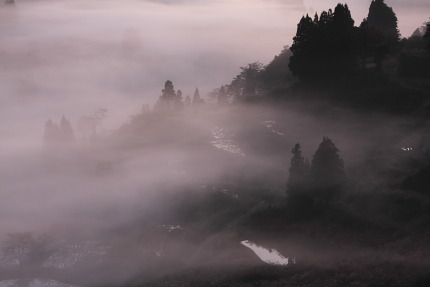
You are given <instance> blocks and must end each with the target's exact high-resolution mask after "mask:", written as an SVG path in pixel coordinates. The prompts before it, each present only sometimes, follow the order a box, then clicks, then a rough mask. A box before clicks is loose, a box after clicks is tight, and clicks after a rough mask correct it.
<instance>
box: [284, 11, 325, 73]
mask: <svg viewBox="0 0 430 287" xmlns="http://www.w3.org/2000/svg"><path fill="white" fill-rule="evenodd" d="M317 33H318V26H317V23H315V22H314V21H313V20H312V19H311V17H309V15H306V17H305V16H303V17H302V19H300V22H299V23H298V24H297V32H296V36H295V37H294V38H293V41H294V43H293V45H292V46H291V48H290V50H291V52H292V53H293V55H292V56H291V58H290V63H289V65H288V66H289V67H290V70H291V71H292V72H293V74H294V75H296V76H299V77H301V78H309V77H312V76H314V74H316V71H315V70H314V64H315V58H316V49H317V46H316V44H317V38H316V36H317Z"/></svg>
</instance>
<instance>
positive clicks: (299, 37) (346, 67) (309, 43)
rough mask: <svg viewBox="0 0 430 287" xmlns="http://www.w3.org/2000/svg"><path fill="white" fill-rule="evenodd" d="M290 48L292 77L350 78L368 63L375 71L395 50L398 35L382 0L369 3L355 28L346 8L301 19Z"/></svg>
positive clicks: (388, 9) (342, 6)
mask: <svg viewBox="0 0 430 287" xmlns="http://www.w3.org/2000/svg"><path fill="white" fill-rule="evenodd" d="M293 40H294V43H293V45H292V46H291V51H292V52H293V55H292V56H291V58H290V64H289V67H290V69H291V71H292V72H293V74H294V75H296V76H298V77H299V78H301V79H305V80H309V79H315V78H321V77H323V78H324V77H328V76H333V75H341V74H345V73H347V74H350V73H351V72H354V71H356V70H358V69H360V68H361V69H366V68H367V67H368V63H369V61H368V59H370V60H371V62H373V64H374V65H376V66H377V67H378V68H382V60H383V59H384V57H385V56H386V55H388V54H389V53H390V52H392V51H394V50H395V47H396V46H397V44H398V43H399V40H400V33H399V30H398V27H397V17H396V14H395V13H394V11H393V9H392V8H391V7H389V6H387V4H386V3H384V0H373V1H372V2H371V4H370V8H369V14H368V16H367V18H366V19H364V20H363V21H362V22H361V24H360V26H359V27H355V26H354V20H353V19H352V17H351V12H350V10H349V8H348V5H346V4H338V5H337V6H336V8H335V9H334V11H332V10H331V9H329V10H328V11H323V12H322V13H321V14H320V15H319V16H318V14H315V16H314V18H313V19H312V18H311V17H310V16H309V15H306V16H303V17H302V19H301V20H300V22H299V24H298V25H297V33H296V36H295V37H294V39H293Z"/></svg>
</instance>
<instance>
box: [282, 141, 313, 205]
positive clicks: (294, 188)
mask: <svg viewBox="0 0 430 287" xmlns="http://www.w3.org/2000/svg"><path fill="white" fill-rule="evenodd" d="M291 153H292V154H293V157H292V158H291V166H290V168H289V170H288V171H289V177H288V181H287V195H288V196H290V197H294V196H296V195H300V193H304V192H306V191H305V190H306V187H307V186H308V182H309V168H310V166H309V162H308V161H307V160H305V158H304V157H303V156H302V150H301V149H300V144H298V143H297V144H296V145H295V146H294V148H293V149H292V150H291Z"/></svg>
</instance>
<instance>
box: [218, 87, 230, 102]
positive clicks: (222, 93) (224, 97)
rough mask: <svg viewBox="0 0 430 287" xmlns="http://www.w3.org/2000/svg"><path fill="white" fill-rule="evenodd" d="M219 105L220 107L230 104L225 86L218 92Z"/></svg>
mask: <svg viewBox="0 0 430 287" xmlns="http://www.w3.org/2000/svg"><path fill="white" fill-rule="evenodd" d="M217 103H218V105H220V106H225V105H227V104H228V102H227V94H226V91H225V87H224V86H221V88H220V89H219V91H218V99H217Z"/></svg>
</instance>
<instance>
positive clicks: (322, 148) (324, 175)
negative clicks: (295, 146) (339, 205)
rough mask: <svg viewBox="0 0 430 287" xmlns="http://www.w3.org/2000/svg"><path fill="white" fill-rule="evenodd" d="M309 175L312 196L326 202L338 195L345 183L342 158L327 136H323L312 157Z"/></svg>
mask: <svg viewBox="0 0 430 287" xmlns="http://www.w3.org/2000/svg"><path fill="white" fill-rule="evenodd" d="M310 176H311V180H312V184H313V190H314V198H315V199H317V200H319V201H322V202H324V203H328V202H330V201H332V200H334V199H335V198H336V197H338V196H339V195H340V194H341V192H342V191H343V190H344V188H345V185H346V175H345V170H344V163H343V160H342V159H341V158H340V156H339V150H338V149H337V148H336V146H335V145H334V143H333V142H332V140H331V139H329V138H328V137H324V138H323V141H322V142H321V143H320V145H319V147H318V149H317V151H316V152H315V154H314V156H313V159H312V166H311V169H310Z"/></svg>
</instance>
